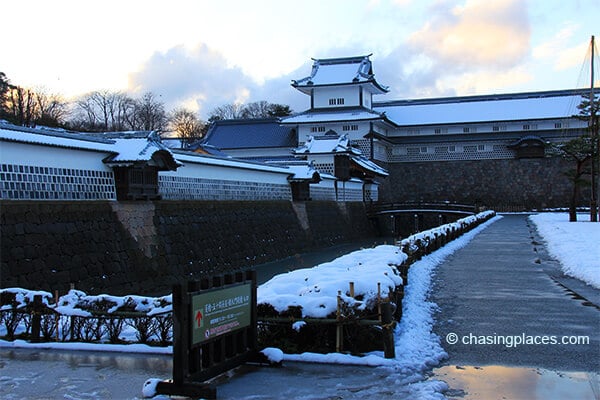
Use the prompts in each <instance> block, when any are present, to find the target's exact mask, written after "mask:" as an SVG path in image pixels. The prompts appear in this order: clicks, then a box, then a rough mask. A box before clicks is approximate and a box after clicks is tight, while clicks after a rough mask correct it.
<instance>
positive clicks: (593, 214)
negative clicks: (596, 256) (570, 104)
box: [590, 35, 600, 222]
mask: <svg viewBox="0 0 600 400" xmlns="http://www.w3.org/2000/svg"><path fill="white" fill-rule="evenodd" d="M590 45H591V48H592V51H591V57H590V66H591V68H590V70H591V73H590V80H591V82H590V139H591V140H590V142H591V145H592V160H591V162H592V163H591V171H590V172H591V175H592V188H591V189H592V193H591V196H590V221H591V222H598V202H597V193H596V186H597V182H596V175H597V173H598V171H597V170H596V169H597V165H596V158H598V157H600V154H598V153H599V151H598V143H597V142H598V127H597V124H596V111H595V106H594V47H595V41H594V36H593V35H592V40H591V43H590Z"/></svg>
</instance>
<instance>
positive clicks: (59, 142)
mask: <svg viewBox="0 0 600 400" xmlns="http://www.w3.org/2000/svg"><path fill="white" fill-rule="evenodd" d="M0 140H4V141H11V142H21V143H30V144H38V145H43V146H55V147H66V148H71V149H82V150H92V151H99V152H109V153H114V152H116V150H115V148H114V143H115V141H114V140H108V139H102V138H95V137H90V136H87V135H85V134H82V133H71V132H66V131H56V130H46V129H35V128H25V127H22V126H16V125H10V124H0Z"/></svg>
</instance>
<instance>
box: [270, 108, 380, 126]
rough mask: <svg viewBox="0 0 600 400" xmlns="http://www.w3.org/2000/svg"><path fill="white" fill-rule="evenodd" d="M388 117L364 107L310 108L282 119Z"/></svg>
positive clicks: (316, 120)
mask: <svg viewBox="0 0 600 400" xmlns="http://www.w3.org/2000/svg"><path fill="white" fill-rule="evenodd" d="M378 120H384V121H387V122H391V121H389V120H388V119H387V117H386V115H385V114H384V113H381V112H378V111H371V110H368V109H366V108H363V107H355V108H346V109H337V110H319V111H314V110H308V111H305V112H303V113H301V114H296V115H293V116H291V117H284V118H282V119H281V123H282V124H315V123H325V122H340V121H348V122H351V121H357V122H358V121H378Z"/></svg>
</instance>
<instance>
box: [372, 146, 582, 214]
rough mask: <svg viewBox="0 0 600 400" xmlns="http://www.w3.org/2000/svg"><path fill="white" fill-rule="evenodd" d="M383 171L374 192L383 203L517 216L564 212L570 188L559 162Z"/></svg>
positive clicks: (426, 165)
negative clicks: (478, 208)
mask: <svg viewBox="0 0 600 400" xmlns="http://www.w3.org/2000/svg"><path fill="white" fill-rule="evenodd" d="M385 167H386V168H387V169H388V170H389V172H390V175H389V177H388V178H387V179H386V180H385V181H384V183H383V185H382V186H381V187H380V201H383V202H414V201H425V202H427V201H443V200H448V201H451V202H458V203H462V204H478V205H483V206H487V207H488V208H493V209H495V210H503V209H507V210H509V209H510V211H521V209H534V208H543V207H567V206H568V205H569V200H570V196H571V192H572V188H573V186H572V183H571V182H570V181H569V179H568V178H567V177H566V175H565V172H566V171H568V170H570V169H572V168H573V163H572V162H569V161H566V160H563V159H560V158H537V159H511V160H472V161H437V162H416V163H395V164H388V165H386V166H385ZM581 194H582V198H581V205H589V189H588V188H583V189H582V192H581ZM586 199H587V200H586ZM515 207H516V208H515Z"/></svg>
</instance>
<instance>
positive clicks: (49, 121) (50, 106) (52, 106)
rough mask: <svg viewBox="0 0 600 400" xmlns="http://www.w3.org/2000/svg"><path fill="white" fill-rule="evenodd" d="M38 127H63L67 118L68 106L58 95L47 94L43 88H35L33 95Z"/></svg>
mask: <svg viewBox="0 0 600 400" xmlns="http://www.w3.org/2000/svg"><path fill="white" fill-rule="evenodd" d="M34 97H35V102H36V106H37V111H38V116H37V119H36V123H37V124H39V125H45V126H53V127H59V126H64V124H65V122H66V118H67V116H68V104H67V102H66V101H65V100H64V99H63V98H62V96H61V95H59V94H55V93H53V94H49V93H48V92H47V90H46V89H44V88H37V89H36V90H35V93H34Z"/></svg>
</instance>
